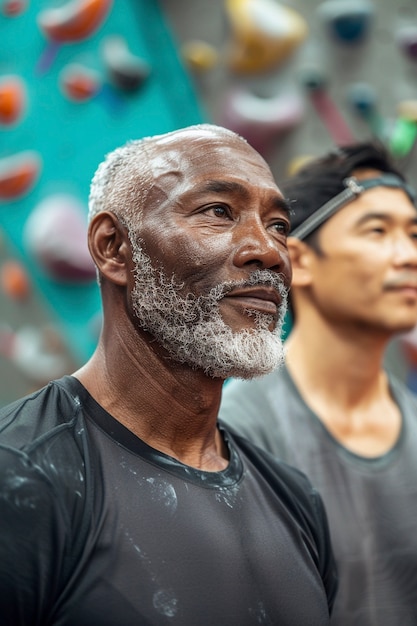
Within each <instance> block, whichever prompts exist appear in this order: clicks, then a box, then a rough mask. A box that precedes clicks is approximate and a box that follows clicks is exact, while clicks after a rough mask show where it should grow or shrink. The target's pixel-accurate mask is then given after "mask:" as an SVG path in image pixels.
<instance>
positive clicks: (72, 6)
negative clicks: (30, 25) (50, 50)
mask: <svg viewBox="0 0 417 626" xmlns="http://www.w3.org/2000/svg"><path fill="white" fill-rule="evenodd" d="M112 4H113V0H71V2H67V4H65V5H64V6H62V7H57V8H53V9H45V10H44V11H42V12H41V13H40V14H39V15H38V24H39V26H40V28H41V30H42V32H43V33H44V34H45V36H46V37H47V38H48V39H50V40H51V41H55V42H59V43H69V42H74V41H81V40H83V39H86V38H87V37H89V36H90V35H92V34H93V33H94V32H95V31H96V30H97V29H98V28H99V27H100V26H101V24H102V23H103V21H104V20H105V19H106V17H107V15H108V13H109V11H110V9H111V7H112Z"/></svg>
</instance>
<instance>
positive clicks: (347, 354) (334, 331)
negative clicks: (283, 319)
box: [286, 318, 389, 406]
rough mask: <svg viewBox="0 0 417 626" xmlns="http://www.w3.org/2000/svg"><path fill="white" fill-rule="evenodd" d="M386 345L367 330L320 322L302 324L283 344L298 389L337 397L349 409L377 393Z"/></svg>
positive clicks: (319, 320)
mask: <svg viewBox="0 0 417 626" xmlns="http://www.w3.org/2000/svg"><path fill="white" fill-rule="evenodd" d="M312 328H314V332H312V331H311V329H312ZM388 341H389V337H387V336H386V335H384V336H381V335H380V334H376V333H372V332H369V329H366V328H352V327H351V328H347V327H346V326H343V327H335V326H330V325H329V324H328V322H327V321H326V322H324V321H323V320H322V319H321V318H316V319H314V320H313V321H310V320H309V321H308V323H307V321H304V322H303V320H301V321H299V322H297V323H296V324H295V326H294V328H293V330H292V331H291V334H290V336H289V338H288V340H287V343H286V347H287V365H288V369H289V371H290V372H291V375H292V376H293V378H294V379H295V381H296V383H297V384H300V387H301V388H305V387H308V388H309V389H310V388H311V390H320V393H322V394H326V395H329V396H331V397H335V396H337V399H338V402H339V404H340V403H343V405H345V406H350V405H352V404H355V403H360V402H361V399H363V398H366V397H368V396H369V394H370V393H372V392H373V390H377V389H380V385H381V381H382V380H385V378H386V377H385V372H384V369H383V361H384V352H385V349H386V346H387V344H388Z"/></svg>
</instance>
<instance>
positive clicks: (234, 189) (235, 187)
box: [203, 180, 291, 217]
mask: <svg viewBox="0 0 417 626" xmlns="http://www.w3.org/2000/svg"><path fill="white" fill-rule="evenodd" d="M203 189H204V191H212V192H214V193H239V194H240V195H241V196H242V197H246V198H249V192H248V190H247V189H246V187H244V185H241V183H237V182H233V181H226V180H209V181H207V182H206V183H205V184H204V187H203ZM273 204H274V206H275V208H277V209H279V210H281V211H284V212H285V213H286V214H287V216H288V217H289V216H290V212H291V210H290V206H289V203H288V202H287V200H285V198H284V197H280V196H279V195H277V196H276V197H275V198H274V200H273Z"/></svg>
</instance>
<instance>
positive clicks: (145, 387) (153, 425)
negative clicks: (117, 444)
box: [74, 328, 227, 471]
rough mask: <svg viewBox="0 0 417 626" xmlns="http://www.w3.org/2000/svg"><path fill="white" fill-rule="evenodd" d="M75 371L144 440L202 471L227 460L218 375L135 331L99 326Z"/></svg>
mask: <svg viewBox="0 0 417 626" xmlns="http://www.w3.org/2000/svg"><path fill="white" fill-rule="evenodd" d="M74 376H75V377H76V378H78V379H79V380H80V382H81V383H82V384H83V385H84V386H85V387H86V388H87V390H88V391H89V392H90V394H91V395H92V396H93V397H94V398H95V400H96V401H97V402H98V403H99V404H100V405H101V406H102V407H103V408H104V409H106V410H107V411H108V412H109V413H110V414H111V415H112V416H113V417H114V418H115V419H117V420H119V421H120V422H121V423H122V424H123V425H124V426H126V427H127V428H129V430H131V431H132V432H133V433H134V434H135V435H137V436H138V437H140V438H141V439H142V440H143V441H145V442H146V443H147V444H148V445H150V446H152V447H153V448H155V449H157V450H159V451H161V452H164V453H165V454H168V455H170V456H172V457H174V458H176V459H178V460H179V461H181V462H182V463H184V464H186V465H190V466H192V467H197V468H199V469H203V470H206V471H219V470H222V469H224V468H225V467H226V466H227V453H226V450H225V446H224V443H223V440H222V438H221V436H220V433H219V431H218V429H217V415H218V409H219V405H220V399H221V391H222V384H223V381H222V380H221V379H211V378H209V377H208V376H206V375H205V374H204V373H203V372H202V371H194V370H192V369H191V368H189V367H188V366H186V365H181V364H178V363H175V362H173V361H171V360H170V359H169V358H167V356H166V355H162V354H161V353H159V351H157V350H155V349H154V348H153V346H152V343H151V342H149V340H148V339H147V338H146V337H144V336H142V335H140V334H138V332H137V331H135V332H134V333H130V334H129V336H127V337H126V336H123V335H121V334H118V333H117V329H116V330H115V329H114V328H113V329H112V330H111V332H109V333H106V331H103V334H102V337H101V339H100V342H99V345H98V348H97V350H96V352H95V353H94V355H93V356H92V358H91V359H90V361H89V362H88V363H87V364H86V365H85V366H84V367H83V368H81V369H80V370H78V371H77V372H75V374H74Z"/></svg>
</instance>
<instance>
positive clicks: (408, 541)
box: [220, 368, 417, 626]
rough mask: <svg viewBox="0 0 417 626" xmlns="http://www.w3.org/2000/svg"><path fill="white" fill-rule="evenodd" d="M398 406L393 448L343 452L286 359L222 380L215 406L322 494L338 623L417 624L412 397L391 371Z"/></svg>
mask: <svg viewBox="0 0 417 626" xmlns="http://www.w3.org/2000/svg"><path fill="white" fill-rule="evenodd" d="M390 383H391V389H392V394H393V396H394V398H395V399H396V401H397V403H398V405H399V407H400V410H401V413H402V419H403V423H402V430H401V435H400V437H399V439H398V441H397V443H396V445H395V446H394V447H393V448H392V450H391V451H390V452H389V453H388V454H385V455H383V456H381V457H379V458H374V459H366V458H363V457H360V456H358V455H356V454H353V453H351V452H349V451H347V450H346V449H345V448H344V447H342V446H341V445H340V444H339V443H338V442H337V441H336V440H335V439H334V438H333V437H332V436H331V435H330V433H329V432H328V431H327V430H326V428H325V427H324V426H323V424H322V422H321V421H320V420H319V418H318V417H317V416H316V415H315V414H314V413H313V412H312V411H311V410H310V409H309V407H308V406H307V405H306V403H305V402H304V400H303V399H302V397H301V396H300V394H299V392H298V390H297V388H296V387H295V384H294V382H293V380H292V379H291V377H290V375H289V372H288V370H287V369H286V368H283V369H281V370H279V371H276V372H274V373H272V374H270V375H268V376H265V377H263V378H260V379H257V380H252V381H238V380H233V381H230V382H228V383H227V384H226V386H225V389H224V393H223V402H222V406H221V409H220V415H221V418H222V420H223V421H225V422H226V423H227V424H228V425H229V426H231V427H233V429H234V430H235V431H236V432H239V433H240V434H242V435H245V436H247V437H248V438H249V439H250V440H251V441H253V442H254V443H256V444H258V445H260V446H261V447H263V448H264V449H266V450H268V451H269V452H272V453H273V454H274V455H275V456H276V457H279V458H280V459H283V460H285V461H286V462H288V463H290V464H291V465H294V466H295V467H298V468H299V469H301V470H302V471H303V472H305V473H306V474H307V476H308V477H309V479H310V480H311V482H312V483H313V485H314V486H315V487H316V488H317V489H318V491H319V492H320V493H321V495H322V498H323V500H324V503H325V506H326V510H327V515H328V519H329V524H330V531H331V538H332V543H333V550H334V553H335V557H336V562H337V566H338V572H339V590H338V594H337V598H336V602H335V606H334V611H333V615H332V624H335V625H337V626H416V624H417V400H416V398H415V397H414V396H413V395H412V393H411V392H410V391H409V390H408V389H406V388H405V386H404V385H403V384H402V383H400V382H399V381H396V380H394V379H391V380H390Z"/></svg>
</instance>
